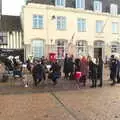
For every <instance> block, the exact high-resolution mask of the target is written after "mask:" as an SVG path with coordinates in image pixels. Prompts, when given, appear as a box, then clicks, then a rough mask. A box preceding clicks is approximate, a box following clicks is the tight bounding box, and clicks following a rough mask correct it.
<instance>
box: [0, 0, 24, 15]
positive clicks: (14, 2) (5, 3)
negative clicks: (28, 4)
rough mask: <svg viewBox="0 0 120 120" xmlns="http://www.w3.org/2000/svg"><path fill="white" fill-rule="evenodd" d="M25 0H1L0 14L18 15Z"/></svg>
mask: <svg viewBox="0 0 120 120" xmlns="http://www.w3.org/2000/svg"><path fill="white" fill-rule="evenodd" d="M24 1H25V0H2V14H4V15H20V12H21V7H22V6H23V5H24V3H25V2H24Z"/></svg>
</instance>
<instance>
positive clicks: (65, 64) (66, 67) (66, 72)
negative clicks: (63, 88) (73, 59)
mask: <svg viewBox="0 0 120 120" xmlns="http://www.w3.org/2000/svg"><path fill="white" fill-rule="evenodd" d="M68 59H69V58H68V54H65V59H64V67H63V72H64V74H65V79H68V76H69V75H68V74H69V68H68V67H69V64H68Z"/></svg>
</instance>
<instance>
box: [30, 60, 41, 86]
mask: <svg viewBox="0 0 120 120" xmlns="http://www.w3.org/2000/svg"><path fill="white" fill-rule="evenodd" d="M32 76H33V80H34V84H35V86H36V87H37V85H38V84H39V83H40V82H41V80H42V77H43V68H42V65H41V64H40V62H39V61H37V64H35V65H34V67H33V70H32Z"/></svg>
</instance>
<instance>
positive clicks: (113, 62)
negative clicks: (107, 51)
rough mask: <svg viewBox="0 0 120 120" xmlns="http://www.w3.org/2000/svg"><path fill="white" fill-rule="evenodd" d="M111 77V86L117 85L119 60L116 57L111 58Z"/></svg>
mask: <svg viewBox="0 0 120 120" xmlns="http://www.w3.org/2000/svg"><path fill="white" fill-rule="evenodd" d="M110 71H111V72H110V77H111V80H112V81H113V83H112V84H111V85H115V83H116V81H115V79H116V73H117V60H116V59H115V58H114V55H112V56H111V62H110Z"/></svg>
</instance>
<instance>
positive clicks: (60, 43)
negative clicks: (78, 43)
mask: <svg viewBox="0 0 120 120" xmlns="http://www.w3.org/2000/svg"><path fill="white" fill-rule="evenodd" d="M66 45H67V41H65V40H57V41H56V52H57V59H64V56H65V53H66Z"/></svg>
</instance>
